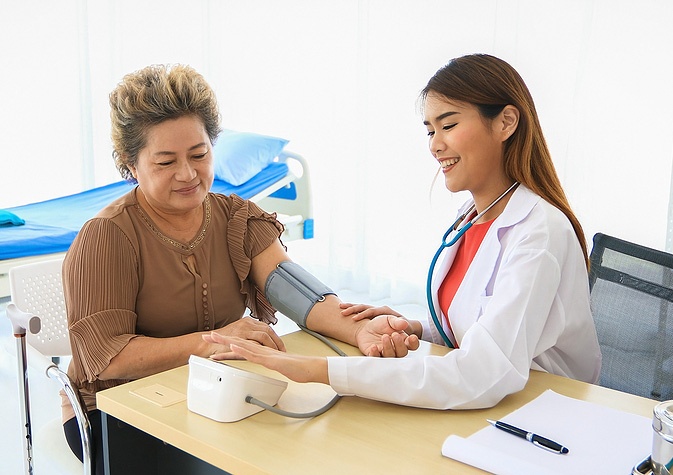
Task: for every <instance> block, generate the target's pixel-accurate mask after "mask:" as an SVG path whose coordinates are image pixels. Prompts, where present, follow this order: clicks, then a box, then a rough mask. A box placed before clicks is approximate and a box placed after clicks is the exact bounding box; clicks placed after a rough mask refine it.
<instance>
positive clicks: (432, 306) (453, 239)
mask: <svg viewBox="0 0 673 475" xmlns="http://www.w3.org/2000/svg"><path fill="white" fill-rule="evenodd" d="M518 184H519V182H516V181H515V182H514V184H513V185H512V186H510V187H509V188H507V190H506V191H505V192H504V193H503V194H502V195H500V196H498V197H497V198H496V199H495V200H494V201H493V203H491V204H490V205H488V206H487V207H486V209H484V211H482V212H481V213H478V214H477V215H476V216H475V217H474V218H472V219H471V220H469V221H468V222H467V223H466V224H464V225H463V227H461V228H460V229H458V227H459V226H460V223H462V222H463V221H464V220H465V218H466V217H468V216H469V215H470V213H472V212H473V211H474V210H475V204H474V203H472V205H471V206H470V207H469V208H468V209H467V211H465V212H464V213H463V214H461V215H460V216H458V219H456V220H455V221H454V223H453V224H452V225H451V227H450V228H449V229H447V230H446V232H445V233H444V237H443V238H442V243H441V244H440V245H439V249H437V252H435V256H434V257H433V258H432V261H431V262H430V270H429V271H428V283H427V286H426V297H427V299H428V307H429V308H430V316H431V317H432V322H433V323H434V324H435V326H436V327H437V330H438V331H439V334H440V336H441V337H442V340H444V343H446V346H448V347H449V348H455V347H454V345H453V343H452V342H451V340H450V339H449V337H448V336H447V335H446V332H444V328H442V324H441V323H440V321H439V318H438V317H437V312H436V311H435V304H434V302H433V298H432V275H433V274H434V272H435V266H436V265H437V260H438V259H439V256H440V255H441V254H442V252H443V251H444V249H446V248H447V247H451V246H453V245H454V244H455V243H457V242H458V240H459V239H460V238H461V237H462V236H463V234H465V233H466V232H467V230H468V229H470V228H471V227H472V225H473V224H474V223H476V222H477V221H479V218H481V217H482V216H483V215H485V214H486V213H487V212H488V210H490V209H491V208H493V207H494V206H495V205H496V204H497V203H498V202H499V201H500V200H501V199H503V198H504V197H505V196H507V193H509V192H510V191H512V190H513V189H514V188H516V186H517V185H518ZM454 231H455V234H454V235H453V237H451V238H450V239H449V237H450V236H451V233H453V232H454Z"/></svg>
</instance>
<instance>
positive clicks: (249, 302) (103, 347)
mask: <svg viewBox="0 0 673 475" xmlns="http://www.w3.org/2000/svg"><path fill="white" fill-rule="evenodd" d="M136 190H137V188H136V189H134V190H133V191H132V192H130V193H128V194H127V195H125V196H123V197H121V198H119V199H118V200H116V201H114V202H113V203H111V204H110V205H108V206H107V207H106V208H105V209H103V210H102V211H101V212H100V213H99V214H98V215H97V216H96V217H95V218H93V219H91V220H90V221H88V222H87V223H86V224H85V225H84V226H83V227H82V230H81V231H80V232H79V234H78V235H77V237H76V238H75V240H74V242H73V244H72V246H71V247H70V249H69V251H68V253H67V254H66V257H65V260H64V262H63V287H64V294H65V301H66V307H67V313H68V326H69V330H70V344H71V346H72V350H73V357H72V361H71V363H70V366H69V367H68V375H69V376H70V378H71V379H72V381H73V384H74V385H75V386H76V387H77V388H78V389H79V391H80V393H81V395H82V397H83V400H84V402H85V404H86V406H87V410H89V411H90V410H92V409H95V407H96V392H97V391H100V390H102V389H106V388H110V387H113V386H117V385H119V384H122V383H124V382H126V381H127V380H107V381H101V380H99V379H98V375H99V374H100V373H101V372H102V371H103V370H104V369H105V368H106V367H107V365H108V364H109V362H110V360H111V359H112V358H113V357H114V356H116V355H117V354H118V353H119V352H120V351H121V350H122V349H123V348H124V346H125V345H126V344H127V343H128V342H129V341H130V340H131V339H132V338H134V337H136V336H138V335H145V336H151V337H172V336H178V335H184V334H187V333H192V332H197V331H207V330H211V329H215V328H220V327H223V326H225V325H227V324H229V323H231V322H234V321H236V320H238V319H240V318H241V317H242V316H243V315H244V312H245V310H246V307H247V308H249V309H250V312H251V315H252V316H253V317H255V318H257V319H259V320H262V321H265V322H269V323H273V322H275V320H276V319H275V317H274V309H273V308H272V307H271V305H270V304H269V303H268V301H267V300H266V298H265V297H264V293H263V292H262V291H261V290H259V289H258V288H257V287H256V286H255V285H254V284H253V283H252V281H251V280H250V279H249V278H248V276H249V271H250V265H251V259H252V258H253V257H255V256H256V255H257V254H259V253H260V252H261V251H263V250H264V249H266V248H267V247H268V246H269V245H271V244H272V243H273V242H274V241H275V240H276V239H277V238H279V236H280V234H281V233H282V232H283V225H282V224H281V223H279V222H278V221H277V220H276V216H275V214H268V213H266V212H264V211H263V210H262V209H261V208H259V207H258V206H257V205H255V204H254V203H252V202H251V201H247V200H244V199H242V198H240V197H238V196H236V195H230V196H225V195H220V194H213V193H210V194H209V195H207V197H206V199H205V201H204V205H203V208H204V217H203V226H202V228H201V232H200V233H199V234H198V235H197V236H196V237H195V238H194V239H193V240H192V241H191V242H189V243H186V244H185V243H180V242H177V241H174V240H173V239H171V238H169V237H168V236H165V235H164V234H162V233H161V232H160V231H159V229H158V228H157V226H156V225H155V224H154V223H153V222H152V220H151V219H150V218H149V217H148V216H147V214H146V213H145V212H144V211H143V210H142V208H141V207H140V205H139V204H138V200H137V198H136ZM185 363H186V361H185ZM62 399H63V403H62V407H63V421H64V422H65V421H67V420H68V419H70V418H72V417H73V416H74V413H73V411H72V409H71V407H70V404H69V402H68V400H67V399H66V398H65V395H63V394H62Z"/></svg>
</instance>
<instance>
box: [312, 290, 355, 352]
mask: <svg viewBox="0 0 673 475" xmlns="http://www.w3.org/2000/svg"><path fill="white" fill-rule="evenodd" d="M339 303H341V301H340V300H339V298H338V297H337V296H336V295H326V296H325V300H324V301H322V302H317V303H316V304H315V305H314V306H313V308H312V309H311V311H310V312H309V314H308V317H307V318H306V326H307V327H308V329H309V330H313V331H315V332H318V333H320V334H321V335H325V336H328V337H331V338H336V339H337V340H340V341H343V342H345V343H348V344H350V345H353V346H357V340H356V336H357V334H358V331H359V330H360V328H361V327H363V326H364V325H365V324H366V323H367V322H366V321H354V320H353V319H352V318H344V317H343V316H342V315H341V309H340V308H339Z"/></svg>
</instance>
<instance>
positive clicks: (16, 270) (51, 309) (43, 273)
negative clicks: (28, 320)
mask: <svg viewBox="0 0 673 475" xmlns="http://www.w3.org/2000/svg"><path fill="white" fill-rule="evenodd" d="M62 265H63V258H59V259H51V260H47V261H40V262H36V263H32V264H25V265H22V266H17V267H13V268H12V269H10V271H9V288H10V293H11V299H12V302H13V303H14V304H15V305H16V306H17V307H18V308H19V309H20V310H23V311H24V312H29V313H34V314H35V315H37V316H38V317H40V320H41V323H42V328H41V330H40V332H39V333H37V334H32V333H30V332H28V333H27V334H26V340H27V342H28V343H29V344H30V345H31V346H32V347H33V348H35V349H36V350H38V351H39V352H40V353H42V354H44V355H45V356H68V355H70V354H71V349H70V340H69V336H68V319H67V316H66V311H65V300H64V298H63V284H62V280H61V267H62Z"/></svg>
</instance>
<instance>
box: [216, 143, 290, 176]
mask: <svg viewBox="0 0 673 475" xmlns="http://www.w3.org/2000/svg"><path fill="white" fill-rule="evenodd" d="M287 143H288V140H285V139H281V138H278V137H271V136H268V135H259V134H255V133H252V132H236V131H235V130H223V131H222V133H220V136H219V137H218V138H217V142H215V146H214V147H213V154H214V158H215V178H217V179H218V180H223V181H226V182H227V183H231V184H232V185H235V186H238V185H242V184H243V183H245V182H246V181H248V180H250V179H251V178H252V177H253V176H255V175H257V174H258V173H259V172H261V171H262V170H263V169H264V168H266V166H267V165H269V163H271V162H272V161H273V159H274V158H276V157H277V156H278V154H279V153H280V152H281V151H282V150H283V148H284V147H285V145H287Z"/></svg>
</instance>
